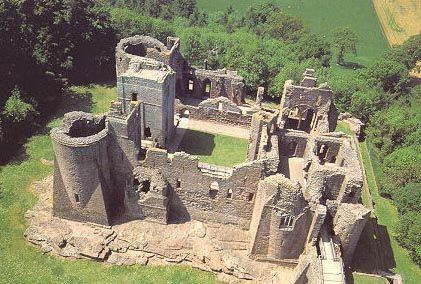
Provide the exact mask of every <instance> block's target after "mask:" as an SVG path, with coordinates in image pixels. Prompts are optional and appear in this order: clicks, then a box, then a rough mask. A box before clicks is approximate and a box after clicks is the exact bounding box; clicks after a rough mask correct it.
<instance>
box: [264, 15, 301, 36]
mask: <svg viewBox="0 0 421 284" xmlns="http://www.w3.org/2000/svg"><path fill="white" fill-rule="evenodd" d="M262 30H263V31H262V32H263V33H264V34H268V35H269V36H271V37H273V38H277V39H282V40H285V41H287V42H297V41H298V40H299V39H300V38H301V37H302V36H303V34H304V33H305V29H304V24H303V22H302V21H301V19H299V18H297V17H293V16H290V15H285V14H282V13H271V14H270V15H269V16H268V19H267V22H266V23H265V25H263V26H262Z"/></svg>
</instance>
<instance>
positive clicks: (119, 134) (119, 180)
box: [108, 105, 141, 220]
mask: <svg viewBox="0 0 421 284" xmlns="http://www.w3.org/2000/svg"><path fill="white" fill-rule="evenodd" d="M139 113H140V109H139V105H138V106H137V108H135V109H133V110H132V113H131V115H129V116H128V117H127V118H119V117H112V116H109V117H108V125H109V131H110V134H112V135H110V138H109V144H110V146H109V148H108V155H109V160H110V165H111V167H110V172H111V178H112V181H113V186H114V188H115V196H114V198H115V201H116V204H118V208H119V209H120V208H125V210H122V211H124V212H125V216H124V218H126V219H127V220H133V219H140V216H141V215H139V214H141V211H136V210H134V208H131V207H130V205H129V203H130V202H129V201H128V200H130V196H127V194H128V193H127V192H128V189H130V188H131V187H132V186H133V169H134V168H135V167H136V166H137V164H138V160H137V159H138V155H139V151H140V141H139V139H140V135H139V134H138V133H140V130H141V125H140V124H141V121H140V120H139Z"/></svg>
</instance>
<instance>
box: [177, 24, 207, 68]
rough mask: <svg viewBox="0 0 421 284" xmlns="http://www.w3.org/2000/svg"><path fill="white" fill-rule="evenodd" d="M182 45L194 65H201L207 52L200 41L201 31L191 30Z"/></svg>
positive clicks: (187, 57) (184, 53) (185, 55)
mask: <svg viewBox="0 0 421 284" xmlns="http://www.w3.org/2000/svg"><path fill="white" fill-rule="evenodd" d="M184 42H185V43H184V44H183V45H182V53H183V55H184V57H185V58H186V59H187V61H188V62H190V63H191V64H193V65H197V66H201V65H202V64H203V60H204V59H205V58H206V52H205V50H204V48H203V46H202V44H201V42H200V32H199V31H198V30H193V31H192V32H190V33H189V34H188V35H187V37H186V39H185V40H184Z"/></svg>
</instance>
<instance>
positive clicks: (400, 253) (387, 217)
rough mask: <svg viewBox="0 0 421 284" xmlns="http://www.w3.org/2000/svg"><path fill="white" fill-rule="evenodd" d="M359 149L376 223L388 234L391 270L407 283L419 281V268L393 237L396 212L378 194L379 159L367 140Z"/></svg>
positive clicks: (420, 271)
mask: <svg viewBox="0 0 421 284" xmlns="http://www.w3.org/2000/svg"><path fill="white" fill-rule="evenodd" d="M360 149H361V155H362V158H363V163H364V168H365V172H366V175H367V181H368V186H369V189H370V192H371V196H372V197H373V201H374V204H375V205H374V207H375V213H376V216H377V219H378V224H379V225H380V226H384V227H385V228H387V231H388V233H389V235H390V246H391V249H392V252H393V256H394V260H395V262H396V264H395V267H394V268H393V269H392V271H394V272H396V273H400V274H402V276H403V278H404V281H405V283H407V284H417V283H421V270H420V268H419V267H418V266H417V265H416V264H415V263H414V262H412V260H411V258H410V257H409V254H408V251H406V250H405V249H403V248H402V247H400V246H399V244H398V243H397V241H396V240H395V239H394V237H393V236H394V234H395V233H394V228H395V226H396V224H397V223H398V222H399V220H398V212H397V210H396V207H395V206H394V205H393V204H392V202H391V201H390V200H388V199H386V198H383V197H381V196H380V195H379V189H378V186H377V182H378V179H379V178H381V170H380V161H379V160H378V158H377V157H376V155H375V153H374V152H373V151H371V153H370V152H369V148H368V145H367V142H361V143H360ZM376 179H377V180H376ZM356 283H357V282H356ZM358 283H359V282H358Z"/></svg>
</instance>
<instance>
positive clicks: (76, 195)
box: [75, 193, 80, 203]
mask: <svg viewBox="0 0 421 284" xmlns="http://www.w3.org/2000/svg"><path fill="white" fill-rule="evenodd" d="M75 201H76V203H80V198H79V194H77V193H75Z"/></svg>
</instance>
